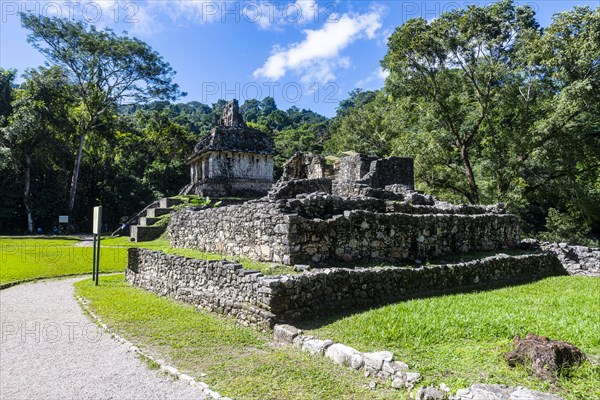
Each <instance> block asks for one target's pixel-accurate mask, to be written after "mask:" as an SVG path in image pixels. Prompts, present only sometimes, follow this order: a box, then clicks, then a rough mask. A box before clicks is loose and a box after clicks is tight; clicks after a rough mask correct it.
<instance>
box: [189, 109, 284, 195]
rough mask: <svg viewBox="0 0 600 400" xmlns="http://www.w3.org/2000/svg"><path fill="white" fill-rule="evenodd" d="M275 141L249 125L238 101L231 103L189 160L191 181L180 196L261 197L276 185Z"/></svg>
mask: <svg viewBox="0 0 600 400" xmlns="http://www.w3.org/2000/svg"><path fill="white" fill-rule="evenodd" d="M274 154H275V150H274V145H273V140H272V139H271V138H270V137H269V135H267V134H265V133H263V132H261V131H259V130H257V129H253V128H250V127H248V126H246V123H245V122H244V119H243V118H242V116H241V114H240V112H239V106H238V102H237V100H233V101H230V102H229V103H227V105H226V106H225V108H224V110H223V115H222V116H221V118H219V119H218V120H217V121H216V126H215V127H214V128H213V129H212V131H211V133H210V134H209V135H208V136H206V137H205V138H203V139H202V140H201V141H200V142H198V144H197V145H196V146H195V148H194V153H193V154H192V155H191V156H190V157H189V158H188V159H187V160H186V163H187V164H188V165H189V166H190V177H191V182H190V184H189V185H187V186H186V187H185V188H184V189H183V190H182V191H181V193H180V194H197V195H200V196H209V197H260V196H263V195H265V194H266V193H267V192H268V190H269V189H270V188H271V186H272V184H273V155H274Z"/></svg>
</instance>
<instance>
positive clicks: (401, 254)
mask: <svg viewBox="0 0 600 400" xmlns="http://www.w3.org/2000/svg"><path fill="white" fill-rule="evenodd" d="M413 189H414V178H413V161H412V159H409V158H401V157H389V158H384V159H378V158H375V157H369V156H364V155H360V154H357V155H353V156H348V157H344V158H342V159H341V160H340V162H339V165H337V166H335V165H334V166H331V165H328V163H327V162H326V160H325V159H323V158H322V157H319V156H316V155H313V154H296V155H295V156H294V157H292V158H291V159H290V160H289V161H288V162H287V163H286V164H285V166H284V172H283V176H282V179H281V180H280V181H279V182H277V183H276V184H275V185H273V187H272V189H271V191H270V192H269V194H268V195H267V196H266V197H263V198H261V199H259V200H254V201H249V202H246V203H243V204H241V205H235V206H228V207H219V208H211V209H204V210H199V211H196V210H191V209H186V210H181V211H179V212H177V213H175V214H173V218H172V221H171V223H170V225H169V228H168V232H169V237H170V239H171V244H172V246H174V247H181V248H193V249H198V250H201V251H208V252H218V253H221V254H224V255H230V256H243V257H249V258H252V259H255V260H260V261H271V262H276V263H282V264H286V265H294V264H312V265H315V266H329V265H340V263H342V264H345V263H348V262H356V261H361V262H362V261H372V260H384V261H399V260H415V259H419V260H426V259H430V258H434V257H440V256H444V255H451V254H456V253H466V252H470V251H488V250H499V249H507V248H514V247H517V246H518V244H519V222H518V219H517V217H515V216H513V215H508V214H505V213H504V211H503V210H502V209H501V208H498V207H488V206H466V205H462V206H454V205H451V204H448V203H443V202H439V201H437V200H435V199H434V198H433V197H431V196H426V195H423V194H420V193H417V192H414V190H413Z"/></svg>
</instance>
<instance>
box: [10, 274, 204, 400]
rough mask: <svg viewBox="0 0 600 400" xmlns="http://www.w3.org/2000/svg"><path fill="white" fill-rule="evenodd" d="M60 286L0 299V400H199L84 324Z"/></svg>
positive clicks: (65, 285)
mask: <svg viewBox="0 0 600 400" xmlns="http://www.w3.org/2000/svg"><path fill="white" fill-rule="evenodd" d="M80 279H81V278H76V279H66V280H54V281H43V282H37V283H30V284H23V285H19V286H15V287H12V288H9V289H5V290H2V291H0V399H2V400H20V399H23V400H25V399H27V400H38V399H39V400H41V399H44V400H46V399H52V400H55V399H56V400H59V399H74V400H75V399H77V400H82V399H90V400H92V399H93V400H98V399H115V400H130V399H131V400H133V399H140V400H142V399H143V400H146V399H174V400H175V399H176V400H180V399H181V400H183V399H200V398H202V395H201V394H200V392H199V391H198V390H197V389H195V388H193V387H191V386H189V385H187V384H185V383H183V382H179V381H174V380H172V379H170V378H168V377H167V376H166V375H164V374H162V373H160V372H158V371H156V370H150V369H148V367H147V366H146V365H145V364H144V363H143V362H142V361H140V360H138V359H137V358H136V357H135V356H134V355H133V354H132V353H129V352H127V349H126V347H125V346H123V345H120V344H119V343H118V342H117V341H115V340H114V339H111V338H110V336H109V335H108V334H107V333H102V332H101V331H100V329H99V328H98V327H97V326H96V325H95V324H94V323H92V322H91V321H90V320H89V319H88V318H87V317H86V316H85V315H84V314H83V312H82V310H81V307H80V306H79V304H77V302H76V301H75V299H74V298H73V286H72V285H73V282H76V281H77V280H80Z"/></svg>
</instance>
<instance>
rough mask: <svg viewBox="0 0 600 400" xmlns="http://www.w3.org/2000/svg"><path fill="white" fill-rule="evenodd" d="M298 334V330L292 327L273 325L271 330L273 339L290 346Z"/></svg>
mask: <svg viewBox="0 0 600 400" xmlns="http://www.w3.org/2000/svg"><path fill="white" fill-rule="evenodd" d="M299 334H300V330H299V329H297V328H296V327H294V326H292V325H285V324H281V325H275V327H274V328H273V337H274V338H275V340H277V341H278V342H281V343H288V344H292V343H293V341H294V338H295V337H296V336H298V335H299Z"/></svg>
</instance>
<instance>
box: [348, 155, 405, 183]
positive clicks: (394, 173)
mask: <svg viewBox="0 0 600 400" xmlns="http://www.w3.org/2000/svg"><path fill="white" fill-rule="evenodd" d="M338 180H339V181H340V182H358V183H363V184H366V185H369V186H370V187H373V188H384V187H386V186H388V185H394V184H398V185H402V186H404V187H406V188H407V189H410V190H413V189H414V188H415V181H414V162H413V159H412V158H404V157H388V158H379V159H378V158H376V157H370V156H366V155H364V154H356V155H354V156H348V157H343V158H342V159H341V161H340V170H339V174H338Z"/></svg>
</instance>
